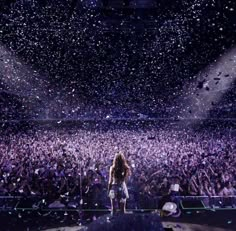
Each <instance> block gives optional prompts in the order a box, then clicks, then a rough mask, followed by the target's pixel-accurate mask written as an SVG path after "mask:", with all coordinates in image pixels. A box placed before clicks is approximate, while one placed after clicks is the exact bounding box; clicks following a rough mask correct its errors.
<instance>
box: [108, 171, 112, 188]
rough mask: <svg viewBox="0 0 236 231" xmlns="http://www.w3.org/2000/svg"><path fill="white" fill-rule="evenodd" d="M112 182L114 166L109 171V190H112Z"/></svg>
mask: <svg viewBox="0 0 236 231" xmlns="http://www.w3.org/2000/svg"><path fill="white" fill-rule="evenodd" d="M111 184H112V167H110V171H109V181H108V192H109V191H110V190H111Z"/></svg>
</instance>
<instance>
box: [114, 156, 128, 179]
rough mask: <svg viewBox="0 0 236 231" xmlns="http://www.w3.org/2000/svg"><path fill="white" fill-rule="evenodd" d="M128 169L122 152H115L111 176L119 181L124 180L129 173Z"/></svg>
mask: <svg viewBox="0 0 236 231" xmlns="http://www.w3.org/2000/svg"><path fill="white" fill-rule="evenodd" d="M129 170H130V168H129V165H128V164H127V161H126V159H125V157H124V155H123V153H117V154H116V155H115V157H114V160H113V165H112V176H113V177H114V178H115V179H117V180H119V181H124V180H125V178H126V177H127V176H128V174H129Z"/></svg>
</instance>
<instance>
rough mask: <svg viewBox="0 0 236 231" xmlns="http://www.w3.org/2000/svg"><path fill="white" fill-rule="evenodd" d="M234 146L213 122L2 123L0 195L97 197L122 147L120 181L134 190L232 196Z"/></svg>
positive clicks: (231, 136)
mask: <svg viewBox="0 0 236 231" xmlns="http://www.w3.org/2000/svg"><path fill="white" fill-rule="evenodd" d="M235 150H236V142H235V134H234V131H233V130H226V131H224V130H219V129H217V128H215V129H214V128H213V129H201V130H200V131H194V130H191V129H184V128H183V129H176V128H173V129H172V128H171V129H166V128H161V127H159V128H152V129H150V128H149V129H145V128H144V129H123V128H121V129H117V128H112V127H111V128H109V129H108V130H104V129H92V130H91V129H84V128H68V127H62V128H54V129H52V128H51V129H48V128H42V129H39V128H37V129H32V130H27V131H17V132H12V131H11V130H9V128H7V129H6V130H5V131H1V136H0V154H1V156H0V194H1V195H11V196H19V195H20V196H39V197H43V198H48V199H50V200H51V201H54V200H55V199H57V198H59V197H60V196H61V197H63V196H76V195H81V194H83V195H84V196H86V195H89V194H90V193H91V192H93V193H94V190H95V192H96V193H95V194H94V195H93V197H94V196H95V197H96V196H99V195H100V194H99V192H100V193H101V194H103V195H104V194H106V193H107V192H106V189H107V181H108V179H107V178H108V171H109V167H110V165H111V163H112V159H113V157H114V155H115V153H117V152H123V153H124V154H125V156H126V158H127V160H128V163H129V165H130V167H131V172H132V174H131V176H130V178H129V180H128V187H129V188H130V189H132V190H135V191H136V193H138V194H139V195H149V196H151V197H152V196H160V195H165V194H168V193H169V192H170V185H171V184H172V183H173V182H174V183H176V182H178V184H179V185H180V188H179V192H178V193H179V194H180V195H193V196H195V195H196V196H197V195H201V196H234V195H236V160H235V156H236V153H235ZM91 188H93V190H92V191H91ZM90 196H91V195H90Z"/></svg>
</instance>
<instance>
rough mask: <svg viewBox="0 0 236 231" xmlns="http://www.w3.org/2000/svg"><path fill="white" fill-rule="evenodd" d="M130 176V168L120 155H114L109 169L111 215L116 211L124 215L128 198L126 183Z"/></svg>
mask: <svg viewBox="0 0 236 231" xmlns="http://www.w3.org/2000/svg"><path fill="white" fill-rule="evenodd" d="M129 175H130V167H129V166H128V164H127V162H126V159H125V157H124V155H123V154H122V153H118V154H116V155H115V157H114V160H113V165H112V166H111V167H110V172H109V183H108V192H109V197H110V199H111V214H112V215H113V214H114V213H115V212H116V205H118V206H117V207H118V209H119V210H120V211H121V212H122V213H125V206H126V199H127V198H129V193H128V189H127V186H126V181H127V179H128V176H129Z"/></svg>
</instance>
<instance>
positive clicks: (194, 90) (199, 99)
mask: <svg viewBox="0 0 236 231" xmlns="http://www.w3.org/2000/svg"><path fill="white" fill-rule="evenodd" d="M195 79H196V81H195V82H192V83H191V84H189V85H188V86H186V88H185V89H184V92H185V94H183V95H182V96H181V97H180V99H179V106H180V108H181V110H180V112H179V114H178V117H179V118H180V119H181V118H182V119H186V118H192V119H206V118H207V117H208V115H209V112H210V110H211V109H213V108H214V105H215V104H217V103H218V102H219V101H220V100H221V99H222V97H223V96H224V94H225V93H226V92H227V91H228V90H230V88H231V87H232V86H233V84H234V82H235V80H236V47H234V48H232V49H230V50H228V51H227V52H226V53H225V54H223V55H222V56H221V57H220V58H219V59H218V60H215V62H214V63H212V64H211V65H209V66H208V67H207V68H206V69H205V70H203V71H201V72H200V73H199V74H198V75H197V76H196V78H195Z"/></svg>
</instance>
